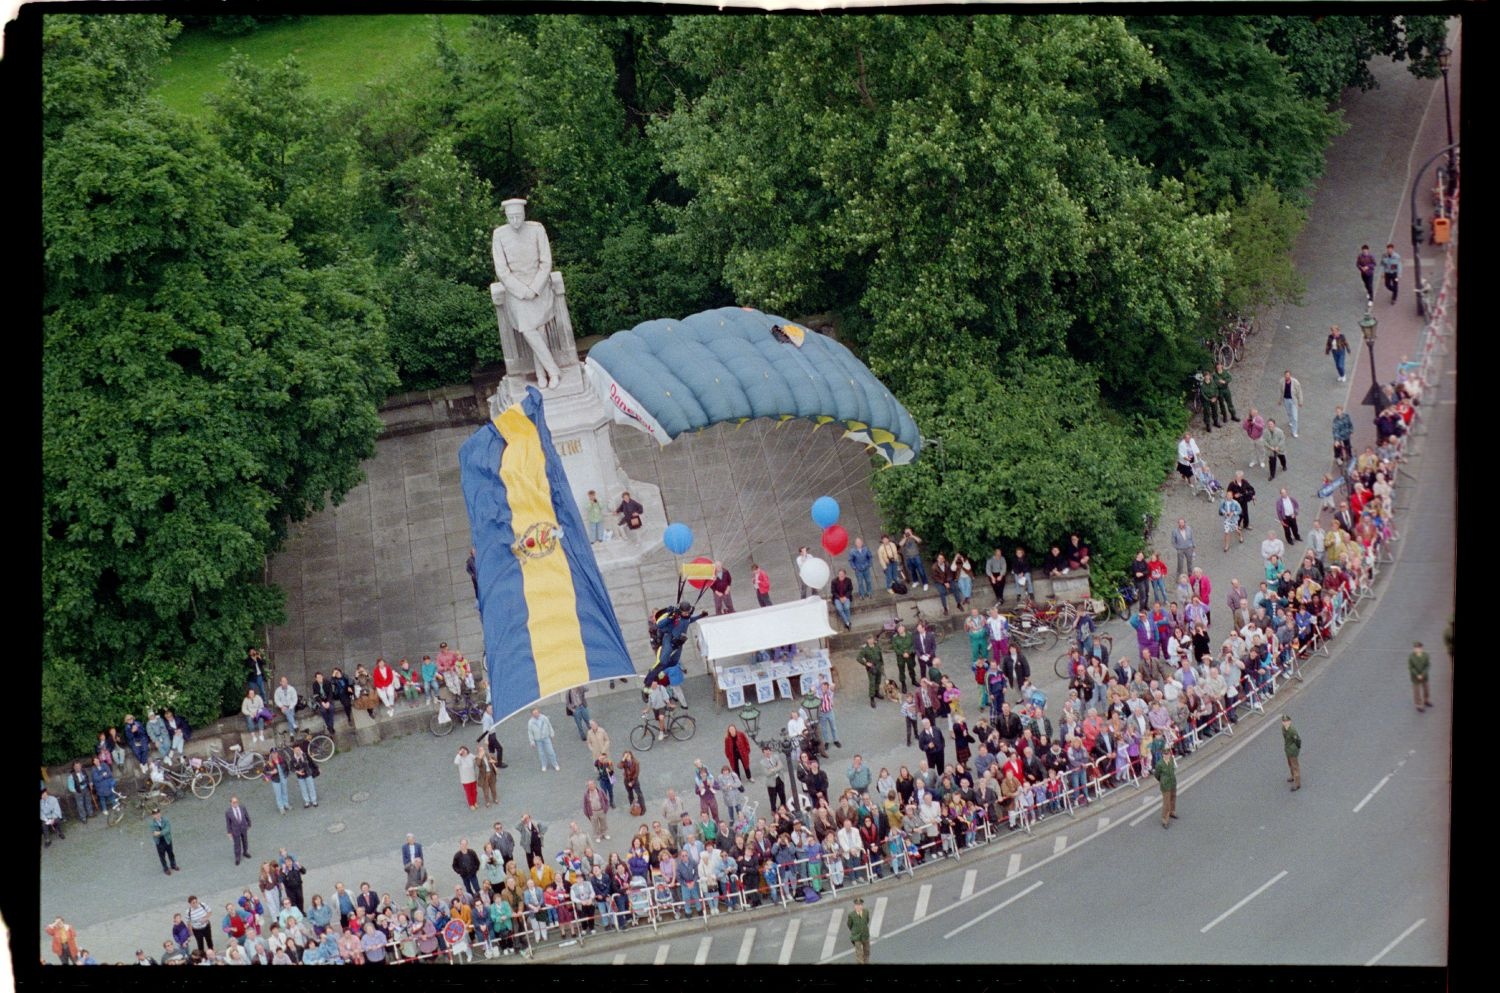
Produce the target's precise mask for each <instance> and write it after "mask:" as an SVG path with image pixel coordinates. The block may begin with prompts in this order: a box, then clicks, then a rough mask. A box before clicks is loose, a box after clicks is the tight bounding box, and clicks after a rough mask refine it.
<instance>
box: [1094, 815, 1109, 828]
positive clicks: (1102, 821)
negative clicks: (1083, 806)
mask: <svg viewBox="0 0 1500 993" xmlns="http://www.w3.org/2000/svg"><path fill="white" fill-rule="evenodd" d="M1107 827H1109V815H1108V814H1100V815H1099V823H1097V824H1095V825H1094V830H1095V831H1103V830H1104V829H1105V828H1107Z"/></svg>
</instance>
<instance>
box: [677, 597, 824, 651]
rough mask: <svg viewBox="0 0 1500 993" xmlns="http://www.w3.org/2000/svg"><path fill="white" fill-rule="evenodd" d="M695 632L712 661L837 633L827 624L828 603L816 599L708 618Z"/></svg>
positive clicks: (700, 646) (776, 604) (809, 598)
mask: <svg viewBox="0 0 1500 993" xmlns="http://www.w3.org/2000/svg"><path fill="white" fill-rule="evenodd" d="M693 630H694V632H696V634H697V637H698V650H699V651H700V652H701V653H702V654H703V657H704V659H706V660H708V661H710V662H711V661H714V660H716V659H723V658H728V657H729V656H731V655H748V654H750V653H751V652H758V651H760V650H761V649H763V648H775V647H777V646H779V645H792V644H796V643H797V642H802V641H816V640H817V639H819V638H827V637H828V636H830V635H832V634H833V633H834V631H833V628H831V627H829V625H828V601H826V600H824V599H823V598H822V597H816V596H810V597H808V598H806V599H805V600H793V601H791V602H789V603H773V604H772V605H771V606H769V607H758V608H756V609H755V610H742V611H740V612H739V613H735V614H723V615H720V616H718V617H705V618H703V619H702V620H701V621H698V622H697V623H696V624H694V625H693Z"/></svg>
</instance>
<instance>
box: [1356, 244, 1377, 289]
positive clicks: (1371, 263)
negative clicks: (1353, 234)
mask: <svg viewBox="0 0 1500 993" xmlns="http://www.w3.org/2000/svg"><path fill="white" fill-rule="evenodd" d="M1375 266H1376V262H1375V253H1374V252H1372V251H1370V246H1369V245H1360V246H1359V255H1358V257H1356V258H1355V260H1354V268H1356V269H1358V270H1359V278H1360V281H1361V282H1362V283H1364V284H1365V301H1366V302H1367V303H1374V302H1375Z"/></svg>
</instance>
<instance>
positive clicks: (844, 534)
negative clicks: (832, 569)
mask: <svg viewBox="0 0 1500 993" xmlns="http://www.w3.org/2000/svg"><path fill="white" fill-rule="evenodd" d="M848 547H849V532H848V531H845V530H844V528H843V525H840V524H830V525H828V526H827V527H826V528H824V529H823V550H824V551H826V552H827V553H828V554H829V555H837V554H838V553H839V552H842V551H843V550H844V549H846V548H848Z"/></svg>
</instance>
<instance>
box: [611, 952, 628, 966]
mask: <svg viewBox="0 0 1500 993" xmlns="http://www.w3.org/2000/svg"><path fill="white" fill-rule="evenodd" d="M611 964H612V965H624V964H625V953H624V952H615V958H614V961H613V962H612V963H611Z"/></svg>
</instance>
